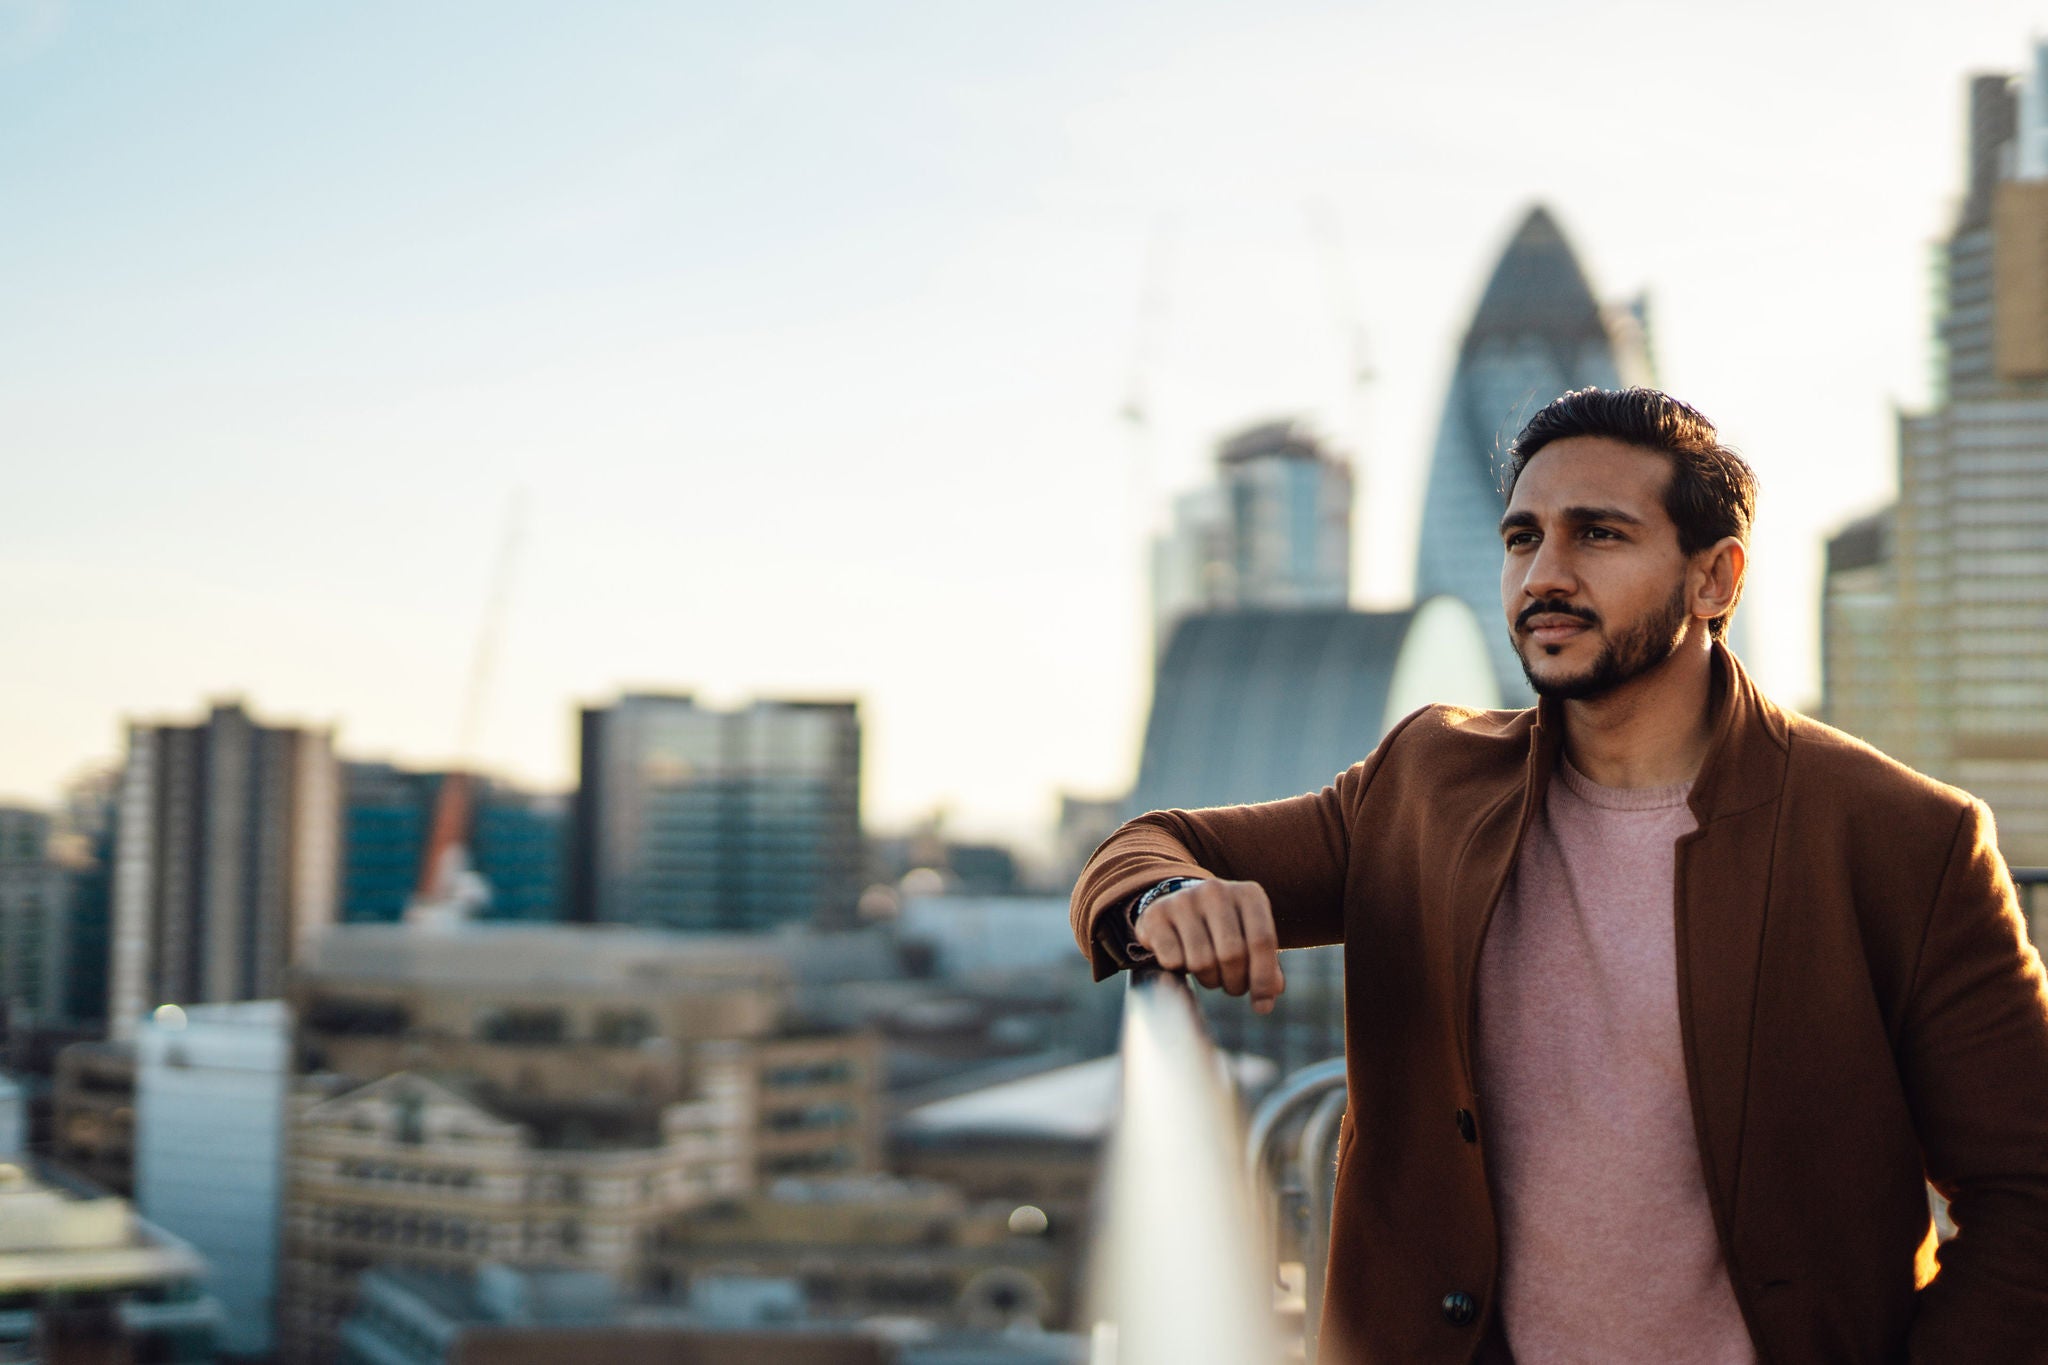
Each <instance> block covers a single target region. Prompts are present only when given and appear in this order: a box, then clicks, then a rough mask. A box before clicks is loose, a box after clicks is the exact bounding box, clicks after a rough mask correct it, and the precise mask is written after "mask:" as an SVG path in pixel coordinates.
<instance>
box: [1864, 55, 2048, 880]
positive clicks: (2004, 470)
mask: <svg viewBox="0 0 2048 1365" xmlns="http://www.w3.org/2000/svg"><path fill="white" fill-rule="evenodd" d="M1969 104H1970V110H1969V112H1970V146H1969V158H1968V160H1969V180H1968V184H1967V186H1966V188H1965V193H1964V196H1963V200H1962V204H1961V208H1960V210H1959V212H1958V214H1957V217H1956V224H1955V228H1954V230H1953V231H1952V232H1951V233H1950V235H1949V237H1948V239H1947V241H1946V242H1945V243H1944V244H1943V250H1942V253H1941V294H1940V302H1939V314H1938V317H1937V319H1936V325H1935V329H1934V330H1935V374H1934V378H1935V388H1934V397H1935V401H1934V404H1933V406H1932V407H1931V408H1930V409H1929V410H1928V411H1926V412H1922V413H1909V414H1902V415H1901V417H1900V418H1899V445H1898V457H1899V501H1898V503H1897V504H1896V505H1895V506H1894V507H1893V508H1891V509H1890V510H1889V511H1888V512H1887V513H1885V514H1882V515H1880V517H1879V518H1877V519H1876V520H1875V521H1874V522H1872V523H1869V524H1865V523H1859V524H1858V525H1855V526H1851V527H1849V528H1847V529H1845V530H1844V531H1843V532H1841V533H1840V534H1839V535H1837V536H1836V537H1835V538H1834V541H1833V542H1831V556H1830V564H1829V573H1828V576H1827V583H1826V588H1825V597H1824V601H1823V612H1824V626H1825V630H1826V654H1827V658H1828V662H1829V668H1828V672H1827V675H1826V679H1825V685H1826V696H1825V699H1824V703H1823V707H1824V710H1825V712H1826V714H1827V716H1828V718H1829V719H1830V720H1831V721H1833V722H1834V723H1836V724H1838V725H1841V726H1843V727H1844V728H1845V729H1848V730H1850V731H1852V732H1853V733H1855V734H1857V735H1858V736H1860V737H1861V738H1863V739H1865V740H1868V741H1869V742H1870V743H1872V744H1875V745H1876V746H1878V747H1879V748H1881V749H1884V750H1885V751H1887V752H1888V753H1890V754H1892V755H1893V756H1894V757H1897V758H1898V759H1900V760H1901V761H1903V762H1906V763H1910V764H1912V765H1913V766H1914V767H1916V768H1919V769H1921V770H1922V771H1924V772H1927V773H1929V774H1930V775H1932V776H1935V777H1938V778H1941V779H1942V780H1944V781H1947V782H1952V783H1954V784H1955V785H1957V786H1960V787H1963V788H1964V789H1966V790H1968V791H1970V792H1972V793H1974V794H1976V795H1977V796H1979V797H1981V798H1982V799H1983V800H1984V801H1986V802H1987V803H1988V804H1989V805H1990V806H1991V809H1992V812H1993V814H1994V815H1995V816H1996V817H1997V821H1998V833H1999V844H2000V846H2001V847H2002V848H2003V850H2004V851H2005V854H2006V856H2007V857H2008V858H2009V859H2010V860H2011V861H2013V862H2015V863H2044V862H2048V45H2044V46H2043V47H2042V48H2039V49H2037V50H2036V53H2035V61H2034V70H2033V72H2032V73H2031V74H2030V75H2029V76H2028V77H2027V78H2025V79H2024V80H2023V81H2015V80H2014V79H2012V78H2009V77H2006V76H1980V77H1977V78H1975V79H1974V80H1973V81H1972V82H1971V85H1970V91H1969ZM1859 547H1861V548H1862V549H1863V550H1864V551H1866V552H1863V553H1859V552H1858V550H1859Z"/></svg>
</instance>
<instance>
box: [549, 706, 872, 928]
mask: <svg viewBox="0 0 2048 1365" xmlns="http://www.w3.org/2000/svg"><path fill="white" fill-rule="evenodd" d="M581 733H582V781H581V785H580V787H579V789H578V791H577V793H576V807H575V824H574V830H573V833H572V838H571V854H570V876H569V886H570V907H571V911H570V918H572V919H574V920H577V921H580V922H583V923H590V924H636V925H645V926H650V927H652V926H660V927H666V928H673V929H697V930H757V929H772V928H775V927H777V926H780V925H785V924H797V923H820V924H849V923H852V922H853V919H854V913H855V907H856V905H857V904H858V902H859V899H860V890H861V840H860V717H859V713H858V709H857V706H856V704H855V703H853V702H850V701H756V702H754V703H753V704H752V705H750V706H746V707H744V708H742V709H739V710H736V711H718V710H713V709H710V708H708V707H703V706H699V705H698V704H697V702H696V700H695V699H694V698H692V697H689V696H655V695H645V694H635V695H628V696H624V697H621V698H620V699H619V700H618V701H616V702H614V703H613V704H611V705H610V706H602V707H589V708H586V709H585V710H584V711H583V713H582V732H581Z"/></svg>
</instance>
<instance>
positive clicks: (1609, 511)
mask: <svg viewBox="0 0 2048 1365" xmlns="http://www.w3.org/2000/svg"><path fill="white" fill-rule="evenodd" d="M1557 515H1558V518H1559V519H1560V520H1562V521H1565V522H1569V523H1570V524H1572V525H1574V526H1584V525H1585V524H1587V523H1588V522H1594V521H1614V522H1619V523H1621V524H1622V525H1623V526H1641V525H1642V524H1643V519H1642V518H1641V517H1639V516H1637V515H1636V514H1635V513H1633V512H1624V511H1622V510H1621V509H1620V508H1619V507H1567V508H1564V509H1563V510H1562V511H1560V512H1559V513H1558V514H1557ZM1536 524H1537V522H1536V514H1535V513H1534V512H1529V511H1522V512H1510V513H1508V514H1507V515H1506V516H1504V517H1502V518H1501V519H1500V533H1501V534H1502V535H1506V534H1507V533H1508V532H1509V531H1516V530H1521V529H1523V528H1525V527H1534V526H1535V525H1536Z"/></svg>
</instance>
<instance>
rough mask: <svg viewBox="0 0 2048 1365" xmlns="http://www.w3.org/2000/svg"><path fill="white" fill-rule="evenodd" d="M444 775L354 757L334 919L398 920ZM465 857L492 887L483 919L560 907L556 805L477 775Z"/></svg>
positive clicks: (559, 814)
mask: <svg viewBox="0 0 2048 1365" xmlns="http://www.w3.org/2000/svg"><path fill="white" fill-rule="evenodd" d="M445 776H446V775H445V774H443V773H423V772H407V771H404V770H402V769H399V768H394V767H392V766H391V765H389V764H384V763H351V764H349V765H347V771H346V775H345V778H344V793H343V801H344V809H343V814H342V847H341V918H342V920H343V921H344V922H346V923H351V924H389V923H394V922H396V921H397V920H399V919H402V918H403V917H404V915H405V906H406V902H407V901H408V900H410V899H411V897H412V893H413V889H414V887H416V886H417V885H418V884H419V878H420V860H421V858H422V857H424V856H425V853H426V846H427V834H428V831H429V829H430V828H431V826H432V824H433V819H434V802H435V800H436V799H437V798H438V797H439V795H440V791H441V783H442V782H443V780H444V779H445ZM472 792H473V795H474V798H475V808H474V811H473V823H472V826H471V830H470V837H469V856H470V864H471V866H473V867H474V868H475V869H476V871H477V872H478V874H479V875H481V876H482V877H483V879H484V881H485V882H487V883H488V884H489V885H490V888H491V901H490V904H489V905H488V906H487V907H486V908H485V909H484V912H483V915H482V918H484V919H487V920H529V921H543V922H545V921H552V920H555V919H558V918H560V917H561V907H562V904H563V888H562V877H563V872H564V862H563V859H564V853H565V849H564V840H565V838H566V831H567V819H566V812H565V808H564V806H563V804H562V803H561V802H560V801H558V800H555V799H552V798H548V797H540V796H535V795H533V794H531V793H528V792H522V791H519V790H517V789H515V788H512V787H509V786H506V785H504V784H502V783H495V782H489V781H479V782H477V783H476V784H475V785H474V787H473V788H472Z"/></svg>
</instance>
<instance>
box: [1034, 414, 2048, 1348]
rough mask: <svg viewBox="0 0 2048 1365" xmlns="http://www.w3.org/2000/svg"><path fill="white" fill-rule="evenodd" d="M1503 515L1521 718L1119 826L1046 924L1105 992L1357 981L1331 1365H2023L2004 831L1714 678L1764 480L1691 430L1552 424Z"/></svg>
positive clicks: (2042, 1162)
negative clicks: (1494, 1363) (1299, 966)
mask: <svg viewBox="0 0 2048 1365" xmlns="http://www.w3.org/2000/svg"><path fill="white" fill-rule="evenodd" d="M1509 478H1510V488H1509V497H1508V502H1507V512H1506V515H1505V516H1504V517H1503V518H1502V519H1501V540H1502V548H1503V562H1502V569H1501V598H1502V605H1503V608H1504V610H1505V614H1506V624H1507V626H1508V628H1509V630H1510V632H1511V634H1512V638H1513V640H1514V644H1515V648H1516V650H1517V652H1518V653H1519V654H1520V656H1521V660H1522V665H1523V668H1524V670H1525V671H1526V673H1527V674H1528V678H1529V682H1530V685H1531V686H1532V687H1533V688H1534V689H1535V690H1536V692H1537V694H1538V696H1539V697H1540V698H1541V701H1540V704H1539V705H1538V706H1537V707H1536V708H1535V709H1533V710H1530V711H1521V712H1500V711H1494V712H1474V711H1469V710H1461V709H1456V708H1452V707H1445V706H1433V707H1428V708H1425V709H1424V710H1422V711H1420V712H1417V713H1416V714H1415V715H1412V716H1410V717H1408V718H1407V719H1406V720H1404V721H1402V722H1401V723H1400V724H1399V725H1397V726H1395V727H1394V729H1393V730H1392V731H1391V732H1390V733H1389V734H1388V735H1387V736H1386V738H1385V739H1383V740H1382V741H1381V742H1380V745H1379V747H1378V748H1376V749H1375V750H1374V751H1373V752H1372V753H1371V754H1370V755H1368V756H1367V757H1366V758H1365V759H1364V761H1362V762H1360V763H1358V764H1357V765H1355V766H1353V767H1352V768H1351V769H1349V770H1348V771H1346V772H1345V773H1343V774H1342V775H1340V776H1339V777H1338V778H1337V779H1336V781H1335V782H1334V783H1333V784H1332V785H1331V786H1329V787H1327V788H1325V789H1324V790H1323V791H1322V792H1320V793H1318V794H1314V795H1308V796H1300V797H1295V798H1292V799H1290V800H1285V801H1275V802H1270V803H1266V804H1262V805H1255V806H1238V807H1228V808H1222V809H1215V810H1198V811H1155V812H1153V813H1151V814H1149V815H1145V816H1141V817H1139V818H1138V819H1136V820H1133V821H1131V822H1130V823H1129V824H1127V825H1125V826H1124V827H1123V828H1122V829H1120V830H1118V831H1117V832H1116V833H1115V834H1114V835H1112V836H1111V837H1110V838H1109V839H1108V840H1107V841H1106V842H1105V843H1104V844H1103V845H1102V847H1101V848H1099V849H1098V850H1097V851H1096V853H1095V855H1094V857H1093V858H1091V859H1090V861H1089V863H1088V866H1087V868H1086V869H1085V870H1084V871H1083V873H1082V876H1081V880H1080V884H1079V885H1078V886H1077V887H1076V888H1075V890H1074V900H1073V911H1074V923H1075V931H1076V934H1077V936H1078V938H1079V940H1080V942H1081V944H1082V946H1083V948H1084V950H1086V951H1088V952H1089V953H1090V954H1091V955H1092V956H1093V958H1094V961H1095V966H1096V971H1097V975H1098V977H1099V976H1104V975H1107V974H1109V973H1110V972H1111V971H1114V970H1115V969H1116V968H1117V967H1119V966H1123V965H1128V964H1129V963H1131V962H1133V961H1137V960H1142V959H1145V958H1148V957H1149V958H1154V959H1156V960H1157V962H1158V963H1159V965H1161V966H1162V967H1165V968H1168V969H1171V970H1180V971H1186V972H1188V973H1190V974H1192V975H1193V976H1194V977H1195V978H1196V979H1197V980H1199V981H1201V982H1202V983H1203V984H1204V985H1208V986H1212V987H1214V986H1220V987H1222V988H1223V989H1224V990H1226V991H1229V992H1230V993H1232V994H1234V995H1244V994H1247V993H1248V994H1249V995H1250V996H1251V1000H1252V1005H1253V1008H1255V1009H1258V1010H1261V1011H1264V1010H1269V1009H1271V1008H1272V1005H1273V1002H1274V999H1275V997H1277V996H1278V995H1279V993H1280V992H1281V990H1282V989H1283V988H1284V979H1283V974H1282V970H1281V967H1280V963H1279V959H1278V956H1277V953H1276V949H1277V948H1294V947H1303V946H1307V945H1311V944H1321V943H1337V942H1341V943H1343V944H1344V945H1345V1000H1346V1006H1345V1008H1346V1034H1347V1037H1348V1040H1349V1047H1348V1054H1349V1056H1348V1061H1349V1075H1348V1080H1349V1086H1350V1108H1349V1113H1348V1114H1347V1116H1346V1119H1345V1123H1344V1128H1343V1133H1342V1136H1341V1138H1340V1141H1339V1148H1338V1151H1339V1157H1338V1174H1337V1195H1336V1206H1335V1215H1334V1222H1333V1227H1332V1230H1331V1243H1330V1263H1329V1270H1328V1281H1327V1283H1328V1290H1327V1293H1326V1295H1325V1305H1326V1306H1325V1313H1324V1322H1323V1332H1322V1341H1323V1343H1324V1348H1323V1349H1324V1359H1325V1360H1326V1361H1330V1360H1334V1361H1342V1362H1351V1361H1394V1360H1400V1361H1410V1360H1432V1361H1434V1360H1442V1361H1469V1360H1508V1359H1512V1360H1516V1361H1519V1362H1521V1365H1543V1363H1544V1362H1553V1361H1555V1362H1565V1361H1569V1362H1585V1361H1628V1362H1636V1361H1642V1362H1675V1361H1701V1362H1724V1361H1726V1362H1749V1361H1758V1360H1764V1361H1771V1362H1778V1363H1780V1365H1783V1363H1786V1362H1861V1361H1891V1360H1897V1359H1901V1358H1911V1359H1913V1360H1916V1361H1923V1360H1924V1361H1940V1362H1977V1361H1982V1362H1987V1363H1988V1362H1998V1363H1999V1365H2011V1363H2012V1362H2018V1361H2032V1360H2048V988H2044V983H2043V975H2042V968H2041V962H2040V959H2039V957H2038V956H2037V955H2036V954H2035V953H2034V951H2033V950H2032V949H2031V948H2030V947H2029V946H2028V944H2027V942H2026V937H2025V930H2024V923H2023V921H2022V919H2021V917H2020V914H2019V910H2018V907H2017V905H2016V903H2015V898H2014V894H2013V890H2012V885H2011V880H2010V878H2009V876H2008V875H2007V873H2006V870H2005V866H2004V864H2003V862H2002V861H2001V860H2000V858H1999V855H1998V852H1997V849H1996V846H1995V844H1994V841H1993V836H1992V829H1991V820H1990V816H1989V813H1988V812H1987V811H1986V810H1985V809H1984V807H1983V806H1982V805H1981V804H1980V803H1978V802H1977V801H1975V800H1974V799H1972V798H1971V797H1970V796H1968V795H1967V794H1966V793H1963V792H1960V791H1957V790H1955V789H1953V788H1950V787H1945V786H1942V785H1940V784H1939V783H1936V782H1933V781H1930V780H1929V779H1927V778H1924V777H1921V776H1920V775H1918V774H1917V773H1914V772H1912V771H1911V770H1909V769H1907V768H1904V767H1902V766H1900V765H1898V764H1896V763H1893V762H1892V761H1890V760H1889V759H1887V758H1885V757H1884V756H1883V755H1881V754H1879V753H1877V752H1876V751H1874V750H1872V749H1870V748H1868V747H1866V746H1864V745H1862V744H1860V743H1858V742H1857V741H1855V740H1853V739H1851V738H1849V737H1847V736H1845V735H1842V734H1840V733H1838V732H1836V731H1833V730H1830V729H1828V728H1827V727H1826V726H1823V725H1820V724H1817V723H1816V722H1813V721H1810V720H1807V719H1805V718H1804V717H1802V716H1798V715H1796V714H1793V713H1791V712H1788V711H1785V710H1782V709H1781V708H1779V707H1777V706H1775V705H1773V704H1772V703H1771V702H1769V701H1768V700H1766V699H1765V698H1764V697H1763V696H1762V695H1761V694H1759V693H1758V691H1757V690H1756V687H1755V686H1754V684H1752V683H1751V681H1750V679H1749V677H1748V675H1747V674H1745V673H1744V672H1743V670H1742V667H1741V665H1740V664H1739V663H1738V662H1737V661H1736V659H1735V657H1734V656H1733V655H1732V654H1731V653H1729V652H1728V650H1727V648H1726V646H1725V645H1724V644H1723V643H1722V642H1721V637H1722V636H1723V634H1724V633H1725V630H1726V626H1727V622H1728V619H1729V615H1730V613H1732V612H1733V611H1734V610H1735V606H1736V603H1737V601H1738V599H1739V598H1740V596H1741V593H1742V585H1743V578H1744V573H1745V570H1746V568H1747V564H1748V540H1749V530H1750V521H1751V517H1752V513H1753V510H1754V503H1755V480H1754V476H1753V475H1752V474H1751V472H1750V470H1749V468H1748V466H1747V465H1746V464H1744V463H1743V462H1742V460H1741V459H1740V458H1739V457H1738V456H1737V455H1735V453H1734V452H1733V451H1731V450H1729V449H1727V448H1726V447H1725V446H1724V445H1722V444H1721V442H1720V440H1719V437H1718V435H1717V434H1716V432H1715V430H1714V428H1713V426H1712V424H1711V423H1709V422H1708V421H1707V420H1706V418H1704V417H1703V416H1701V415H1700V414H1699V413H1698V412H1697V411H1695V410H1694V409H1692V408H1690V407H1688V406H1687V405H1685V404H1683V403H1680V402H1678V401H1677V400H1675V399H1672V398H1670V397H1668V396H1666V395H1664V394H1661V393H1657V392H1655V391H1652V390H1646V389H1630V390H1627V391H1625V392H1620V393H1615V392H1603V391H1600V390H1591V389H1588V390H1582V391H1580V392H1577V393H1571V394H1567V395H1565V396H1564V397H1562V398H1560V399H1558V400H1557V401H1556V402H1554V403H1552V404H1551V405H1550V406H1548V407H1546V408H1545V409H1543V410H1542V411H1541V412H1539V413H1538V414H1537V415H1536V416H1535V417H1534V418H1533V419H1532V420H1531V421H1530V422H1529V424H1528V425H1527V426H1526V427H1525V428H1524V429H1523V430H1522V432H1521V434H1520V435H1519V436H1518V437H1517V438H1516V441H1515V444H1514V447H1513V449H1512V451H1511V459H1510V473H1509ZM1927 1181H1931V1182H1932V1183H1933V1184H1934V1185H1935V1187H1936V1188H1938V1189H1939V1190H1940V1191H1941V1192H1942V1193H1943V1194H1944V1195H1945V1196H1947V1197H1948V1199H1949V1200H1950V1201H1951V1204H1950V1208H1951V1213H1952V1216H1953V1218H1954V1220H1955V1223H1956V1226H1957V1228H1958V1234H1957V1235H1956V1236H1955V1237H1954V1238H1953V1239H1952V1240H1951V1241H1949V1242H1948V1243H1946V1244H1945V1245H1943V1246H1942V1247H1941V1248H1940V1250H1939V1252H1938V1253H1936V1251H1935V1249H1934V1238H1933V1233H1932V1229H1931V1226H1930V1220H1929V1215H1928V1204H1927V1197H1926V1188H1925V1182H1927ZM1937 1271H1938V1273H1937Z"/></svg>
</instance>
